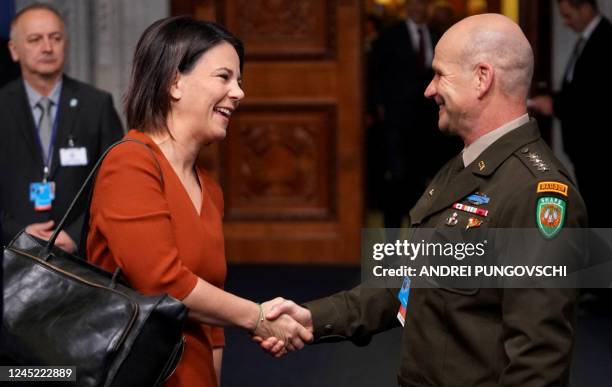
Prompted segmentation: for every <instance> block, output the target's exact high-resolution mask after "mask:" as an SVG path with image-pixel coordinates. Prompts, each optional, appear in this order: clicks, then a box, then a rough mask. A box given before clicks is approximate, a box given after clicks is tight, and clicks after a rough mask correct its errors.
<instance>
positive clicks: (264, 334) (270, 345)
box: [252, 297, 313, 357]
mask: <svg viewBox="0 0 612 387" xmlns="http://www.w3.org/2000/svg"><path fill="white" fill-rule="evenodd" d="M261 311H262V312H261V313H263V315H261V316H260V318H259V320H258V321H257V324H256V326H255V329H254V330H253V331H252V339H253V341H254V342H256V343H258V344H259V346H260V347H261V348H262V349H263V350H264V351H266V352H268V353H269V354H270V355H272V356H274V357H281V356H283V355H285V354H286V353H287V352H288V351H290V352H293V351H297V350H299V349H302V348H303V347H304V344H305V343H310V342H312V340H313V326H312V315H311V313H310V311H309V310H308V309H306V308H303V307H301V306H299V305H297V304H296V303H295V302H293V301H290V300H285V299H283V298H281V297H277V298H275V299H273V300H270V301H267V302H264V303H263V304H261Z"/></svg>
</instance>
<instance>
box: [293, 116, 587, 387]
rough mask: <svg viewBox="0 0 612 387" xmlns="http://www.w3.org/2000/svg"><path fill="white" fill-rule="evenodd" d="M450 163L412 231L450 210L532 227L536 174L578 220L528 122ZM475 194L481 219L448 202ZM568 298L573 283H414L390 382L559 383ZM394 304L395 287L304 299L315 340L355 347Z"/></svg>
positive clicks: (464, 219)
mask: <svg viewBox="0 0 612 387" xmlns="http://www.w3.org/2000/svg"><path fill="white" fill-rule="evenodd" d="M531 154H536V155H538V156H539V158H540V159H541V160H542V161H543V162H544V163H546V164H547V165H548V166H549V168H548V170H539V169H538V168H537V166H536V165H535V163H534V162H533V161H531V159H530V157H529V156H530V155H531ZM481 161H482V163H483V164H481V163H480V162H481ZM456 164H457V162H456V160H452V161H451V162H449V163H448V164H447V165H446V166H445V167H443V168H442V169H441V170H440V172H439V173H438V174H437V175H436V177H435V178H434V180H433V181H432V182H431V184H430V185H429V187H427V189H426V191H425V193H424V194H423V196H422V197H421V199H419V201H418V202H417V204H416V205H415V206H414V208H413V209H412V210H411V211H410V223H411V227H412V228H413V229H415V230H413V232H419V231H422V229H432V228H436V229H438V230H440V229H450V228H449V227H448V226H447V225H445V223H446V222H447V219H449V217H450V216H452V215H453V213H455V212H456V213H457V215H456V219H457V224H456V228H455V229H457V230H459V229H464V228H465V226H466V224H467V223H468V218H480V220H481V221H482V222H483V225H482V226H481V227H482V228H485V227H486V228H492V229H497V228H515V229H519V228H520V229H524V228H536V218H537V217H536V208H537V205H536V203H537V202H538V201H539V198H541V197H542V196H556V195H555V194H550V193H546V194H542V193H538V192H537V191H538V190H537V187H538V183H539V182H542V181H557V182H560V183H562V184H565V185H567V186H568V187H569V190H568V193H567V197H565V196H563V195H560V196H558V198H559V199H562V200H565V201H566V203H567V211H566V217H565V227H566V228H576V227H584V226H585V225H586V212H585V208H584V203H583V201H582V199H581V197H580V194H579V193H578V191H577V190H576V187H575V185H574V184H573V183H572V182H571V181H570V178H569V175H568V173H567V172H566V171H565V169H564V168H563V166H562V165H561V164H560V162H559V161H558V160H557V159H556V158H555V157H554V156H553V154H552V151H551V150H550V148H548V146H547V145H546V144H545V142H544V141H543V140H542V139H541V138H540V135H539V131H538V128H537V125H536V124H535V122H534V121H531V122H529V123H527V124H525V125H523V126H522V127H520V128H517V129H516V130H514V131H512V132H510V133H508V134H506V135H505V136H503V137H501V138H500V139H499V140H498V141H496V142H495V143H494V144H492V145H491V146H490V147H489V148H487V149H486V150H485V151H484V152H483V154H481V155H480V156H479V157H478V159H476V161H474V162H473V163H472V164H471V165H469V166H467V167H466V168H464V169H462V170H461V171H460V172H455V173H454V174H453V168H455V167H454V165H456ZM481 166H483V167H482V168H481ZM455 170H456V168H455ZM432 189H433V191H431V190H432ZM475 192H480V193H482V194H486V195H488V196H489V198H490V202H489V203H488V204H483V205H479V207H480V208H483V209H487V210H488V211H489V214H488V216H485V217H483V216H480V215H476V214H471V213H467V212H462V211H459V210H456V209H454V208H453V207H452V205H453V203H464V204H469V202H468V201H467V200H466V199H467V197H468V196H469V195H470V194H472V193H475ZM470 205H471V204H470ZM477 230H480V229H473V230H466V231H465V233H466V234H467V233H470V232H471V231H474V232H476V231H477ZM564 231H567V230H565V229H564V230H561V233H563V232H564ZM534 232H535V233H538V231H537V229H536V230H534ZM534 236H536V237H539V236H540V235H539V234H534ZM566 236H567V234H559V235H558V238H556V240H558V241H562V243H565V241H567V240H568V238H566ZM415 239H416V240H420V238H415ZM537 241H538V243H539V244H541V246H540V247H542V248H544V249H549V248H550V247H551V246H552V245H551V244H550V243H551V241H550V240H548V239H545V238H544V237H541V238H538V239H537ZM532 247H533V246H532V245H530V246H529V251H530V252H531V251H532ZM563 247H564V250H563V251H564V252H566V253H567V254H568V256H569V257H570V258H571V259H572V260H573V259H576V260H580V259H582V258H581V255H580V254H582V253H583V252H584V251H583V250H582V251H579V250H578V249H576V248H575V247H576V246H575V245H571V244H568V246H567V248H568V249H571V250H566V249H565V248H566V246H565V245H563ZM505 250H508V249H505ZM502 251H504V249H502ZM545 251H546V253H545V254H542V251H541V250H535V252H536V254H532V253H530V255H533V256H530V257H527V258H528V259H529V260H531V261H530V262H531V263H530V264H546V263H542V262H543V260H546V259H547V258H551V257H550V255H552V256H553V257H552V258H551V259H553V260H554V259H556V257H555V254H550V251H548V250H545ZM506 252H507V251H506ZM575 301H576V291H575V289H537V288H532V289H529V288H527V289H519V288H516V289H510V288H506V289H499V288H473V289H455V288H441V287H440V288H430V289H423V288H414V289H412V291H411V292H410V298H409V301H408V307H407V316H406V324H405V327H404V328H403V337H402V342H401V345H402V355H401V356H402V357H401V366H400V372H399V377H398V379H399V383H400V385H401V386H414V387H416V386H419V387H423V386H428V387H434V386H435V387H439V386H446V387H451V386H453V387H455V386H456V387H463V386H479V387H483V386H486V387H489V386H490V387H493V386H496V387H497V386H517V387H518V386H521V387H544V386H562V385H566V383H567V382H568V378H567V376H568V371H569V364H570V361H569V360H570V352H571V349H572V338H573V333H574V321H573V320H574V315H573V310H574V306H575ZM399 305H400V304H399V301H398V299H397V289H375V288H366V287H357V288H355V289H353V290H350V291H347V292H341V293H338V294H335V295H332V296H330V297H327V298H323V299H320V300H317V301H314V302H310V303H306V304H305V306H306V307H308V308H309V309H310V310H311V312H312V318H313V325H314V334H315V338H316V339H317V340H319V341H323V342H324V341H332V340H339V339H340V340H341V339H349V340H352V341H354V342H356V343H358V344H365V343H367V342H368V341H369V339H370V337H371V336H372V335H373V334H375V333H377V332H379V331H381V330H385V329H389V328H392V327H395V326H398V325H399V323H398V322H397V320H396V314H397V312H398V309H399Z"/></svg>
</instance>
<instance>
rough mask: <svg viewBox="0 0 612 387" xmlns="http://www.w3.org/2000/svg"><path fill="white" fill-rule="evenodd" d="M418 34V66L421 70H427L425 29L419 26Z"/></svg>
mask: <svg viewBox="0 0 612 387" xmlns="http://www.w3.org/2000/svg"><path fill="white" fill-rule="evenodd" d="M417 32H418V34H419V48H418V51H417V66H418V68H420V69H424V68H425V37H424V36H423V35H424V34H423V27H421V26H418V27H417Z"/></svg>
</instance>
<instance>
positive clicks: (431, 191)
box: [428, 188, 434, 196]
mask: <svg viewBox="0 0 612 387" xmlns="http://www.w3.org/2000/svg"><path fill="white" fill-rule="evenodd" d="M428 194H429V196H433V194H434V188H432V189H430V190H429V192H428Z"/></svg>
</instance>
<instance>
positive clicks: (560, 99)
mask: <svg viewBox="0 0 612 387" xmlns="http://www.w3.org/2000/svg"><path fill="white" fill-rule="evenodd" d="M558 3H559V10H560V12H561V16H562V17H563V20H564V22H565V24H566V25H567V26H568V27H569V28H571V29H572V30H573V31H574V32H576V34H578V41H577V42H576V45H575V47H574V50H573V52H572V54H571V56H570V59H569V61H568V63H567V66H566V70H565V74H564V77H563V86H562V88H561V91H560V92H559V93H557V94H555V95H553V96H537V97H534V98H533V99H532V100H531V101H530V105H531V107H532V108H534V109H535V110H537V111H539V112H541V113H543V114H545V115H552V114H554V115H555V116H557V117H558V118H559V119H560V121H561V126H562V131H563V144H564V147H565V150H566V152H567V155H568V156H569V157H570V159H571V161H572V163H573V164H574V168H575V173H576V180H577V182H578V186H579V187H580V192H581V193H582V196H583V197H584V200H585V203H586V205H587V209H588V211H589V226H590V227H600V228H604V227H610V226H612V208H611V207H610V206H609V205H608V197H609V195H608V192H607V190H606V189H604V188H603V186H602V185H601V168H600V167H601V165H602V164H601V163H602V161H603V159H604V158H605V155H607V154H608V153H609V146H610V143H612V130H611V129H612V125H611V124H610V117H609V111H610V107H611V104H610V102H609V101H610V97H609V93H610V90H612V74H611V73H610V69H612V50H611V49H610V47H611V46H610V42H612V25H611V24H610V21H609V20H608V19H606V18H605V17H603V16H601V15H600V14H599V11H598V7H597V2H596V1H595V0H559V1H558Z"/></svg>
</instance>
